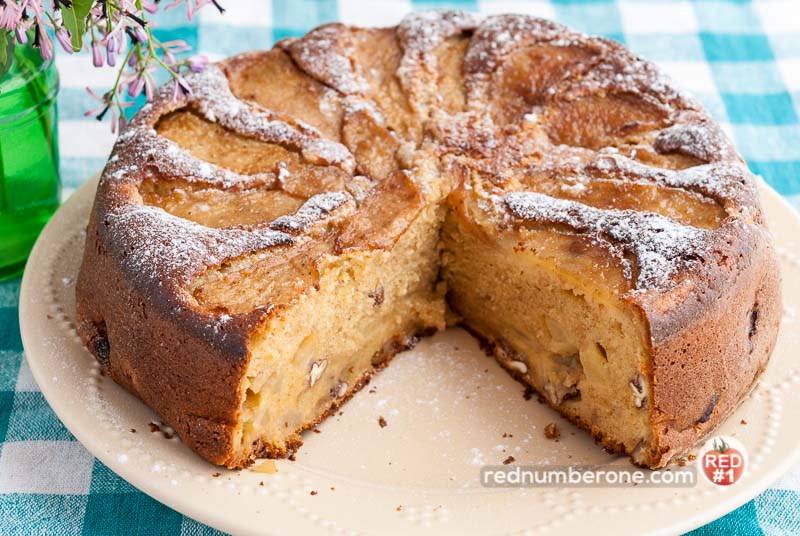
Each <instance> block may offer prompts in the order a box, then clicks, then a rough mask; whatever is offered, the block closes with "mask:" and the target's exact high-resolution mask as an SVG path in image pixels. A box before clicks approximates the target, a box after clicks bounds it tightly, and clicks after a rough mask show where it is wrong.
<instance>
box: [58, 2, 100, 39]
mask: <svg viewBox="0 0 800 536" xmlns="http://www.w3.org/2000/svg"><path fill="white" fill-rule="evenodd" d="M92 4H94V0H72V4H71V5H70V6H69V7H65V6H64V5H63V4H62V6H61V18H62V19H63V20H64V26H66V27H67V30H69V34H70V37H71V41H72V50H74V51H75V52H78V51H79V50H80V49H81V48H83V34H85V33H86V17H88V16H89V10H90V9H92Z"/></svg>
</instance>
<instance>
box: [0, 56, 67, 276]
mask: <svg viewBox="0 0 800 536" xmlns="http://www.w3.org/2000/svg"><path fill="white" fill-rule="evenodd" d="M57 93H58V73H57V72H56V66H55V62H54V61H53V60H47V61H45V60H44V59H42V57H41V55H40V54H39V50H37V49H34V48H32V47H30V46H20V45H17V46H16V48H15V50H14V60H13V62H12V64H11V68H10V69H9V71H8V72H7V73H6V74H5V75H4V76H3V77H2V78H0V281H2V280H4V279H10V278H12V277H16V276H18V275H19V274H21V273H22V269H23V268H24V266H25V261H26V260H27V258H28V254H29V253H30V250H31V248H32V247H33V244H34V242H35V241H36V237H38V236H39V232H40V231H41V230H42V227H44V224H45V223H47V220H48V219H49V218H50V216H51V215H52V214H53V212H55V210H56V208H58V202H59V194H60V190H61V184H60V181H59V177H58V124H57V122H56V119H57V114H56V94H57Z"/></svg>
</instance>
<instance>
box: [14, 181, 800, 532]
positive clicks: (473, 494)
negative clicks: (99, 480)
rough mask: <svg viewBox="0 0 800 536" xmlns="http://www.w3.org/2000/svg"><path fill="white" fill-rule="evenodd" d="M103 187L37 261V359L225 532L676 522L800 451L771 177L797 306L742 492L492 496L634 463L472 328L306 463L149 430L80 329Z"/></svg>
mask: <svg viewBox="0 0 800 536" xmlns="http://www.w3.org/2000/svg"><path fill="white" fill-rule="evenodd" d="M95 185H96V182H95V181H90V183H88V184H86V185H84V186H83V187H82V188H81V189H80V190H79V191H78V192H76V193H75V195H73V196H72V198H71V199H70V200H69V201H67V202H66V203H65V204H64V206H63V207H62V208H61V209H60V210H59V211H58V213H56V215H55V216H54V217H53V219H52V220H51V221H50V223H49V224H48V225H47V227H46V228H45V230H44V232H43V233H42V235H41V237H40V238H39V241H38V243H37V244H36V247H35V248H34V250H33V253H32V255H31V258H30V261H29V262H28V268H27V270H26V272H25V276H24V279H23V281H22V290H21V297H20V324H21V328H22V339H23V342H24V345H25V351H26V355H27V358H28V362H29V364H30V367H31V369H32V371H33V374H34V376H35V377H36V381H38V382H39V386H40V387H41V389H42V392H43V393H44V395H45V397H46V398H47V401H48V402H49V403H50V405H51V406H52V407H53V410H55V412H56V414H57V415H58V416H59V418H61V420H62V421H64V424H65V425H66V426H67V428H69V430H70V431H71V432H72V433H73V434H74V435H75V437H77V438H78V440H80V441H81V442H82V443H83V444H84V445H85V446H86V447H87V448H88V449H89V450H90V451H91V452H92V453H93V454H94V455H95V456H97V457H98V458H99V459H100V460H101V461H102V462H103V463H105V464H106V465H108V466H109V467H110V468H111V469H112V470H114V471H115V472H116V473H118V474H119V475H120V476H122V477H123V478H124V479H126V480H128V481H129V482H131V483H132V484H133V485H134V486H136V487H138V488H139V489H141V490H142V491H144V492H145V493H147V494H149V495H151V496H153V497H155V498H156V499H158V500H159V501H161V502H163V503H165V504H167V505H168V506H170V507H172V508H174V509H176V510H178V511H180V512H182V513H184V514H186V515H188V516H191V517H193V518H195V519H197V520H199V521H202V522H204V523H207V524H209V525H211V526H214V527H217V528H219V529H222V530H225V531H228V532H233V533H237V534H239V533H241V534H263V533H276V534H283V533H288V532H292V533H305V532H306V531H312V530H316V531H318V532H334V533H341V532H346V533H351V532H352V533H381V534H383V533H406V532H409V531H415V532H424V533H436V534H439V533H442V532H448V533H458V534H467V533H480V534H486V533H535V532H539V531H544V530H547V529H556V530H558V531H559V532H561V531H568V532H570V533H571V532H577V531H578V530H580V531H587V532H588V533H590V534H603V533H607V532H611V531H613V532H614V533H616V534H628V533H630V534H641V533H645V532H656V533H673V532H679V531H684V530H688V529H691V528H693V527H696V526H699V525H701V524H703V523H707V522H709V521H711V520H712V519H714V518H716V517H719V516H721V515H723V514H724V513H726V512H728V511H730V510H732V509H734V508H735V507H737V506H739V505H740V504H742V503H744V502H745V501H747V500H748V499H750V498H751V497H753V496H754V495H755V494H757V493H758V492H760V491H761V490H762V489H764V488H765V487H766V486H768V485H769V484H770V483H771V482H772V481H773V480H774V479H776V478H777V477H778V476H779V475H780V474H781V473H782V472H784V471H786V469H787V468H788V466H789V464H790V463H791V461H792V458H793V456H794V454H795V453H796V452H797V451H798V447H799V446H800V427H798V426H796V420H797V410H796V408H797V407H800V385H798V384H800V363H798V353H797V348H798V345H800V337H799V336H798V323H800V318H798V312H800V257H799V256H798V250H799V249H800V248H798V246H799V245H800V242H798V240H799V237H798V233H797V230H798V229H800V221H799V219H798V217H797V215H796V214H795V213H794V212H793V211H792V209H791V208H790V207H789V206H788V205H787V204H785V203H784V202H783V200H781V199H780V197H779V196H778V194H776V193H775V192H774V191H772V190H770V189H769V188H768V187H766V186H763V187H762V188H761V191H762V196H763V200H764V203H765V206H766V211H767V214H768V217H769V221H770V224H771V226H772V229H773V231H774V233H775V236H776V239H777V242H778V244H779V251H780V255H781V261H782V269H783V280H784V300H785V313H784V319H783V327H782V329H781V335H780V340H779V342H778V345H777V348H776V350H775V354H774V356H773V358H772V362H771V363H770V366H769V369H768V370H767V371H766V373H765V374H764V375H763V376H762V380H761V382H760V384H759V385H758V387H757V388H756V389H755V391H754V392H753V394H752V396H751V397H750V398H749V399H748V400H747V401H745V403H744V404H743V405H742V407H741V408H740V409H739V410H738V411H737V412H736V413H735V414H734V415H733V416H732V417H731V418H730V419H729V420H728V421H727V423H726V424H725V425H723V426H722V428H721V430H720V433H723V434H726V435H732V436H735V437H736V438H738V439H739V440H740V441H742V442H743V443H744V444H745V445H746V446H747V448H748V451H749V453H750V462H751V465H750V470H749V472H748V473H747V474H746V475H745V477H744V478H743V480H741V481H740V482H738V483H737V484H736V485H734V486H732V487H728V488H722V487H714V486H712V485H710V484H707V483H706V482H701V483H700V484H699V485H697V486H696V487H694V488H690V489H674V488H673V489H664V488H659V489H654V488H649V489H644V488H634V487H631V488H626V489H608V488H606V489H602V488H580V489H574V488H573V489H531V488H529V489H496V488H495V489H489V488H483V487H481V486H480V484H479V480H478V475H479V469H480V466H481V465H483V464H498V463H500V462H502V461H503V460H504V459H505V458H506V457H507V456H509V455H511V456H513V457H514V458H515V459H516V462H515V463H517V464H521V465H535V464H559V465H566V464H608V465H620V466H624V467H627V466H628V464H629V462H628V461H627V459H622V458H619V457H612V456H610V455H608V454H606V453H604V452H603V451H602V450H601V449H600V448H599V447H597V446H595V445H594V444H593V442H592V440H591V439H590V438H589V437H588V436H587V435H586V434H584V433H583V432H581V431H580V430H578V429H576V428H574V427H572V426H571V425H570V424H568V423H567V422H565V421H564V420H562V419H560V418H559V417H558V416H557V415H556V414H555V413H554V412H552V411H551V410H549V409H548V408H546V407H545V406H543V405H541V404H538V403H537V402H536V400H535V399H533V400H525V399H524V398H523V396H522V392H523V389H522V387H521V385H520V384H518V383H517V382H515V381H514V380H512V379H511V378H510V377H509V376H508V375H507V374H506V373H505V372H503V371H502V370H501V369H500V368H499V367H498V366H497V365H496V364H495V362H494V360H492V359H489V358H487V357H486V355H485V354H484V353H483V352H482V351H481V350H480V349H479V348H478V344H477V343H476V341H475V340H474V339H472V338H471V337H470V336H469V335H467V334H466V333H465V332H464V331H462V330H458V329H452V330H449V331H447V332H445V333H442V334H439V335H436V336H434V337H432V338H428V339H425V340H423V341H422V342H421V343H420V344H419V345H418V346H417V348H416V349H414V350H413V351H409V352H405V353H403V354H400V355H398V356H397V358H396V359H395V360H394V362H393V363H392V365H391V366H390V367H388V368H387V369H386V370H385V371H383V372H381V373H380V374H379V375H378V376H377V377H376V378H374V379H373V381H372V383H371V384H370V385H369V386H368V387H367V388H365V389H364V390H362V391H361V392H360V393H359V394H357V395H356V396H355V397H354V398H353V400H351V401H350V402H348V403H347V404H345V406H344V407H343V408H342V410H343V413H340V414H339V415H337V416H335V417H333V418H330V419H329V420H328V421H326V422H325V423H324V424H323V425H322V426H320V428H319V430H320V433H311V432H309V433H306V435H305V438H304V440H305V445H304V446H303V448H302V449H301V450H300V451H299V452H298V453H297V461H296V462H291V461H288V460H278V461H277V467H278V472H277V473H275V474H263V473H257V472H254V471H251V470H244V471H227V470H224V469H220V468H218V467H214V466H212V465H210V464H208V463H206V462H205V461H203V460H201V459H200V458H198V457H197V456H195V455H194V454H193V453H192V452H191V451H190V450H189V449H188V448H186V447H185V446H184V445H183V444H182V443H181V442H180V441H179V440H178V439H177V438H175V437H173V436H172V434H171V430H170V429H169V428H168V427H163V426H162V427H161V430H162V431H155V432H151V431H150V428H149V424H148V423H150V422H156V423H158V417H156V415H155V414H153V412H151V411H150V410H149V409H148V408H147V407H146V406H145V405H144V404H142V403H141V402H139V401H138V399H136V398H134V397H133V396H131V395H129V394H128V393H127V392H126V391H124V390H123V389H122V388H120V387H118V386H117V385H116V384H115V383H114V382H112V381H111V380H110V379H109V378H107V377H103V376H102V375H101V374H100V369H99V368H98V366H97V364H96V363H95V361H94V359H92V357H91V356H90V355H89V352H87V351H86V350H85V349H84V348H83V346H82V345H81V343H80V340H79V339H78V336H77V334H76V332H75V324H74V303H75V300H74V281H75V277H76V276H77V272H78V267H79V263H80V258H81V255H82V251H83V239H84V227H85V225H86V221H87V214H88V212H89V208H90V206H91V202H92V198H93V196H94V191H95ZM98 284H102V282H98ZM141 336H142V337H147V336H149V335H148V334H147V333H142V334H141ZM379 417H384V419H385V420H386V422H387V426H386V427H383V428H382V427H380V426H379V425H378V419H379ZM742 419H745V420H746V421H747V424H746V425H743V424H741V422H740V421H741V420H742ZM550 422H556V423H557V424H558V426H559V428H560V429H561V432H562V433H561V440H560V441H559V442H555V441H551V440H547V439H545V437H544V434H543V428H544V427H545V426H546V425H547V424H548V423H550ZM132 429H135V430H136V432H135V433H133V432H132ZM312 491H314V492H316V493H315V494H314V495H312Z"/></svg>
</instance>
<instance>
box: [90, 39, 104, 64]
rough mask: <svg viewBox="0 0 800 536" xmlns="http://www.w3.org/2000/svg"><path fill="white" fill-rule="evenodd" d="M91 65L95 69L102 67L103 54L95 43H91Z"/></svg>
mask: <svg viewBox="0 0 800 536" xmlns="http://www.w3.org/2000/svg"><path fill="white" fill-rule="evenodd" d="M92 63H93V64H94V66H95V67H102V66H103V52H102V51H101V50H100V45H98V44H97V42H93V43H92Z"/></svg>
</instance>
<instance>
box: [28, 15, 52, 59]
mask: <svg viewBox="0 0 800 536" xmlns="http://www.w3.org/2000/svg"><path fill="white" fill-rule="evenodd" d="M33 46H37V47H39V53H40V54H41V55H42V58H44V59H45V60H49V59H51V58H52V57H53V42H52V41H51V40H50V36H49V35H47V31H46V30H43V29H42V27H41V26H40V25H38V24H37V25H36V37H35V38H34V41H33Z"/></svg>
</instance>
